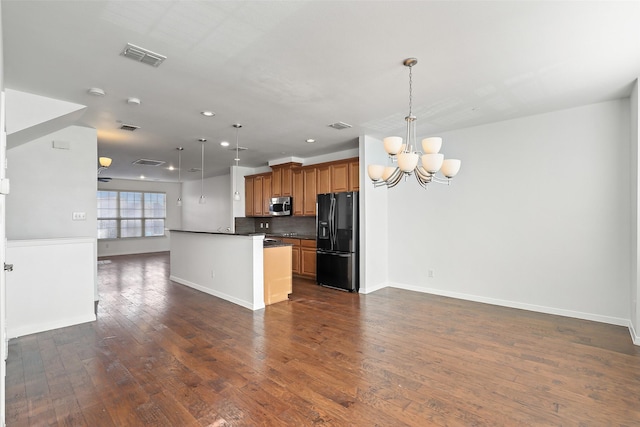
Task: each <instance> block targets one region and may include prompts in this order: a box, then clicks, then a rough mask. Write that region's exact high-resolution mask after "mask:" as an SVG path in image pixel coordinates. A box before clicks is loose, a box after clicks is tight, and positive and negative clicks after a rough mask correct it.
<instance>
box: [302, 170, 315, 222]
mask: <svg viewBox="0 0 640 427" xmlns="http://www.w3.org/2000/svg"><path fill="white" fill-rule="evenodd" d="M316 173H317V171H316V168H315V167H306V168H302V177H303V181H304V184H303V185H304V194H303V195H302V199H303V200H302V215H304V216H315V214H316V195H317V194H318V193H317V188H318V182H317V175H316Z"/></svg>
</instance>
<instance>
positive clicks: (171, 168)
mask: <svg viewBox="0 0 640 427" xmlns="http://www.w3.org/2000/svg"><path fill="white" fill-rule="evenodd" d="M167 169H169V170H170V171H172V170H174V169H175V168H174V167H173V166H169V167H168V168H167Z"/></svg>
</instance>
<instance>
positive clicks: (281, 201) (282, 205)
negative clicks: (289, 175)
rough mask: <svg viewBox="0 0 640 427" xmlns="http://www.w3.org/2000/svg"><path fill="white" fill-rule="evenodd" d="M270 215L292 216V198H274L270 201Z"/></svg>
mask: <svg viewBox="0 0 640 427" xmlns="http://www.w3.org/2000/svg"><path fill="white" fill-rule="evenodd" d="M269 215H271V216H281V215H291V197H272V198H271V200H270V201H269Z"/></svg>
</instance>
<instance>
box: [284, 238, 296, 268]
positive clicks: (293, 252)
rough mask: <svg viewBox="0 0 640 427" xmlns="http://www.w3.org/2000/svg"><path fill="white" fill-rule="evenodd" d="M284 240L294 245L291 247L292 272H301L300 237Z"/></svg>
mask: <svg viewBox="0 0 640 427" xmlns="http://www.w3.org/2000/svg"><path fill="white" fill-rule="evenodd" d="M282 242H283V243H288V244H291V245H293V246H292V247H291V272H292V273H293V274H300V239H282Z"/></svg>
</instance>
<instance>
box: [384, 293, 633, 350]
mask: <svg viewBox="0 0 640 427" xmlns="http://www.w3.org/2000/svg"><path fill="white" fill-rule="evenodd" d="M389 286H390V287H393V288H399V289H405V290H408V291H415V292H422V293H426V294H433V295H441V296H445V297H451V298H457V299H461V300H467V301H475V302H481V303H485V304H492V305H499V306H502V307H510V308H517V309H521V310H528V311H535V312H538V313H546V314H555V315H558V316H565V317H573V318H576V319H583V320H592V321H594V322H600V323H608V324H611V325H617V326H627V327H628V326H629V319H622V318H619V317H611V316H603V315H600V314H594V313H584V312H581V311H573V310H564V309H561V308H555V307H545V306H541V305H535V304H526V303H521V302H517V301H508V300H502V299H496V298H488V297H482V296H478V295H470V294H463V293H459V292H450V291H443V290H440V289H433V288H423V287H420V286H412V285H406V284H402V283H391V284H389ZM634 342H635V341H634Z"/></svg>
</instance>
